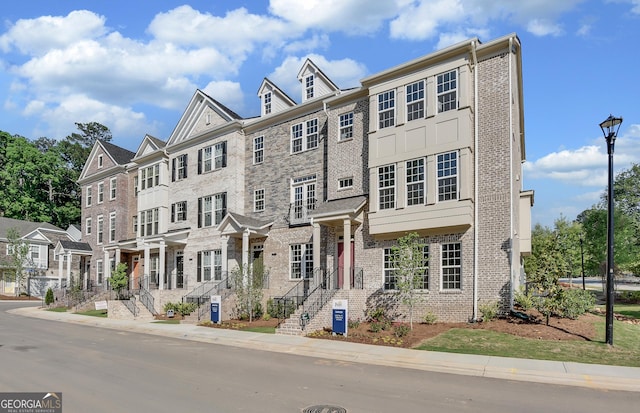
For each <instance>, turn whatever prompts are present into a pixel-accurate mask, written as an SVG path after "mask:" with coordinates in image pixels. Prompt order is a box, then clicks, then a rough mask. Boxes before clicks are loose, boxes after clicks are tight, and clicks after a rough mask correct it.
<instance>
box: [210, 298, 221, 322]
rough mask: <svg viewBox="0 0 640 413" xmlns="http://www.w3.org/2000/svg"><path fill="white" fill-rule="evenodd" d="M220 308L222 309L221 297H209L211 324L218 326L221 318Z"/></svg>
mask: <svg viewBox="0 0 640 413" xmlns="http://www.w3.org/2000/svg"><path fill="white" fill-rule="evenodd" d="M220 307H222V297H220V296H219V295H212V296H211V322H212V323H215V324H220V323H221V322H222V317H221V316H220Z"/></svg>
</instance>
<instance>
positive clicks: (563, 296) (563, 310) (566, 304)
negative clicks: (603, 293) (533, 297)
mask: <svg viewBox="0 0 640 413" xmlns="http://www.w3.org/2000/svg"><path fill="white" fill-rule="evenodd" d="M558 298H559V305H558V315H559V316H560V317H566V318H571V319H574V320H575V319H576V318H578V317H580V316H581V315H582V314H584V313H586V312H587V311H589V310H591V309H592V308H593V307H594V306H595V305H596V299H595V297H594V296H593V295H592V294H591V293H589V292H588V291H585V290H579V289H573V290H562V291H561V292H560V293H559V297H558Z"/></svg>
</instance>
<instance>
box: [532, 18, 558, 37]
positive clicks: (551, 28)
mask: <svg viewBox="0 0 640 413" xmlns="http://www.w3.org/2000/svg"><path fill="white" fill-rule="evenodd" d="M527 31H528V32H529V33H531V34H534V35H536V36H548V35H551V36H560V35H561V34H563V31H562V27H560V26H559V25H558V24H556V23H553V22H551V21H549V20H545V19H532V20H530V21H529V24H527Z"/></svg>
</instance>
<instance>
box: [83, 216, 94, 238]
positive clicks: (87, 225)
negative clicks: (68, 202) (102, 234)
mask: <svg viewBox="0 0 640 413" xmlns="http://www.w3.org/2000/svg"><path fill="white" fill-rule="evenodd" d="M92 224H93V219H92V218H86V219H85V220H84V233H85V235H91V232H92V228H91V225H92Z"/></svg>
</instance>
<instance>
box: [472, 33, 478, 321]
mask: <svg viewBox="0 0 640 413" xmlns="http://www.w3.org/2000/svg"><path fill="white" fill-rule="evenodd" d="M476 48H477V43H476V41H475V40H473V41H472V42H471V56H472V57H473V157H474V160H473V163H474V165H473V174H474V177H473V183H474V185H473V224H474V228H473V315H472V321H473V322H475V321H476V320H477V319H478V271H479V269H478V238H479V237H478V215H479V214H478V192H479V191H478V182H480V181H479V175H480V174H479V173H478V159H479V155H478V142H479V140H480V139H479V137H478V56H477V54H476Z"/></svg>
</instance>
